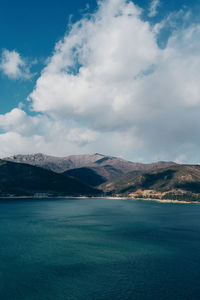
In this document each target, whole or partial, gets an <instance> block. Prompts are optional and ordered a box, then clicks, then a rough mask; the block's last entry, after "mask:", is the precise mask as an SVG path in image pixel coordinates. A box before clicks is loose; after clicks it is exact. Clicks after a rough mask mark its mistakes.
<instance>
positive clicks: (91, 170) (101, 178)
mask: <svg viewBox="0 0 200 300" xmlns="http://www.w3.org/2000/svg"><path fill="white" fill-rule="evenodd" d="M4 160H7V161H13V162H17V163H26V164H30V165H33V166H39V167H42V168H45V169H48V170H52V171H54V172H57V173H63V172H65V174H66V175H70V176H73V177H76V178H77V179H79V180H81V181H82V182H85V183H86V184H89V185H92V186H97V185H99V184H101V183H103V182H105V181H107V180H113V179H115V178H117V177H119V176H121V175H123V174H125V173H128V172H130V171H145V170H151V169H154V168H163V167H167V166H171V165H174V164H175V163H174V162H156V163H151V164H143V163H136V162H131V161H127V160H125V159H122V158H119V157H113V156H108V155H103V154H99V153H95V154H83V155H70V156H66V157H54V156H49V155H44V154H42V153H36V154H28V155H14V156H11V157H7V158H4Z"/></svg>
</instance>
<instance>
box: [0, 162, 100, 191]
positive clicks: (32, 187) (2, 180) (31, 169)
mask: <svg viewBox="0 0 200 300" xmlns="http://www.w3.org/2000/svg"><path fill="white" fill-rule="evenodd" d="M99 193H100V192H99V191H98V190H97V189H94V188H91V187H89V186H87V185H85V184H84V183H82V182H80V181H78V180H77V179H75V178H72V177H69V176H66V175H65V176H64V175H62V174H57V173H54V172H52V171H50V170H45V169H43V168H40V167H35V166H31V165H28V164H19V163H15V162H8V161H3V160H0V196H9V195H14V196H34V195H35V194H36V195H40V194H48V195H53V196H59V195H62V196H67V195H69V196H79V195H98V194H99Z"/></svg>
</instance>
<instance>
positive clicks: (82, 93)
mask: <svg viewBox="0 0 200 300" xmlns="http://www.w3.org/2000/svg"><path fill="white" fill-rule="evenodd" d="M155 3H156V1H154V9H156V8H157V6H158V3H157V4H156V5H155ZM152 7H153V3H152ZM141 13H142V11H141V9H140V8H139V7H138V6H136V5H134V3H133V2H131V1H126V0H105V1H99V6H98V9H97V11H96V12H95V13H93V14H92V15H89V16H88V15H87V16H85V17H83V18H82V19H81V20H80V21H79V22H77V23H75V24H73V25H71V28H70V29H69V30H68V31H67V33H66V35H65V36H64V38H63V39H62V40H61V41H59V42H58V43H57V44H56V46H55V49H54V53H53V55H52V57H50V58H49V59H48V63H47V65H46V67H45V68H44V69H43V71H42V73H41V76H40V77H39V78H38V80H37V82H36V85H35V88H34V90H33V92H32V93H31V94H30V95H29V97H28V99H29V101H30V105H31V107H32V110H33V111H34V112H35V113H36V115H35V116H34V117H30V116H28V115H26V114H25V115H24V113H23V111H22V109H18V111H12V112H10V114H12V116H11V115H7V116H6V115H5V116H2V120H3V121H2V122H1V117H0V126H4V130H7V132H6V133H3V136H2V137H0V138H7V139H8V138H9V137H8V136H9V134H11V133H12V134H13V130H14V133H15V134H18V135H19V136H20V137H19V136H18V140H21V142H22V144H23V143H24V145H25V146H24V148H23V147H22V148H23V149H27V147H28V146H27V145H29V143H32V144H31V145H32V146H31V147H30V149H31V151H32V150H33V149H34V150H35V149H38V151H39V152H41V151H44V152H47V153H51V154H59V155H60V154H61V155H63V154H64V155H66V154H69V153H73V152H74V153H82V152H103V153H110V154H114V155H118V154H120V155H123V156H125V157H128V158H130V159H135V160H137V159H140V160H142V159H143V160H145V161H150V160H151V161H152V160H158V159H167V160H168V159H170V160H175V159H177V161H178V160H180V159H182V158H183V157H184V159H185V160H186V159H188V161H190V162H195V161H198V160H199V159H198V153H199V150H200V142H199V128H200V118H199V113H200V96H199V95H200V86H199V82H200V72H199V70H200V54H199V46H200V25H198V24H190V25H189V26H186V27H181V28H179V29H178V30H177V28H176V30H174V31H173V30H172V33H171V36H170V38H169V40H168V42H167V44H166V47H165V48H164V49H161V48H160V47H159V46H158V44H157V38H158V34H159V30H158V28H159V25H160V27H163V26H164V25H163V24H164V23H162V24H156V25H155V26H152V25H151V24H150V23H149V22H147V21H144V20H143V19H142V17H141ZM170 18H172V16H170ZM9 116H10V119H12V120H16V121H15V124H16V122H19V123H18V124H19V125H17V128H19V130H18V131H17V130H15V129H14V128H15V126H14V125H12V126H11V124H10V121H9V120H10V119H9ZM3 118H4V119H3ZM18 118H19V119H20V120H24V121H22V123H20V122H21V121H19V120H18ZM27 118H28V120H27ZM23 124H29V125H28V128H29V129H28V132H29V135H30V134H31V132H32V135H33V139H32V142H31V140H30V137H29V135H28V134H26V130H25V129H24V128H23ZM39 128H40V129H39ZM23 132H24V133H23ZM16 138H17V136H16ZM23 139H25V140H23ZM0 141H1V139H0ZM16 144H17V143H16ZM39 147H40V149H39ZM15 150H16V149H15ZM45 150H48V151H45ZM16 152H22V151H15V153H16ZM27 152H28V151H27Z"/></svg>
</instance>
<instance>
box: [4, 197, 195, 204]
mask: <svg viewBox="0 0 200 300" xmlns="http://www.w3.org/2000/svg"><path fill="white" fill-rule="evenodd" d="M72 198H73V199H88V198H89V199H102V198H103V199H110V200H131V201H152V202H159V203H172V204H173V203H174V204H177V203H181V204H200V201H183V200H173V199H164V200H162V199H159V198H134V197H119V196H98V197H94V196H91V197H90V196H40V197H34V196H4V197H2V196H0V199H35V200H37V199H72Z"/></svg>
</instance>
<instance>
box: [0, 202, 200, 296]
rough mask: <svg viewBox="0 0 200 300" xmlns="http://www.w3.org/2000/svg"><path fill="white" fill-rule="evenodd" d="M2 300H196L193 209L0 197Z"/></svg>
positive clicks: (199, 222) (199, 267) (198, 244)
mask: <svg viewBox="0 0 200 300" xmlns="http://www.w3.org/2000/svg"><path fill="white" fill-rule="evenodd" d="M0 299H1V300H68V299H81V300H98V299H99V300H100V299H106V300H117V299H122V300H126V299H131V300H134V299H137V300H143V299H144V300H148V299H151V300H165V299H167V300H178V299H180V300H184V299H188V300H196V299H197V300H199V299H200V204H183V203H159V202H153V201H142V200H137V201H136V200H116V199H105V198H102V199H101V198H99V199H92V198H83V199H73V198H68V199H1V200H0Z"/></svg>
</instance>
